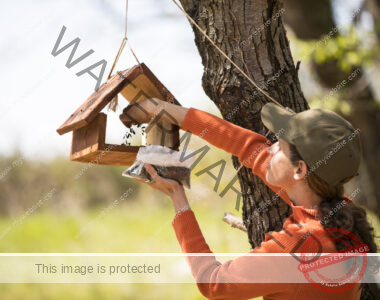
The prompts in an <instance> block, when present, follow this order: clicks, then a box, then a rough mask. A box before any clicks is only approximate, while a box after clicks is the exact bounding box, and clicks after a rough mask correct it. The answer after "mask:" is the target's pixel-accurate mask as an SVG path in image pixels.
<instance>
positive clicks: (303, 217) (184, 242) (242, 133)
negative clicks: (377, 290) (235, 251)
mask: <svg viewBox="0 0 380 300" xmlns="http://www.w3.org/2000/svg"><path fill="white" fill-rule="evenodd" d="M206 128H207V130H205V129H206ZM182 129H183V130H185V131H189V132H191V133H193V134H195V135H201V136H202V138H203V139H204V140H206V141H207V142H209V143H210V144H212V145H214V146H216V147H218V148H221V149H223V150H225V151H226V152H229V153H231V154H232V155H234V156H237V157H238V159H239V161H240V162H241V163H242V164H243V165H244V166H246V167H248V168H251V169H252V173H253V174H255V175H258V176H259V177H260V178H261V179H262V180H263V181H264V182H265V184H266V185H267V186H269V187H270V188H271V189H272V190H273V191H274V192H276V193H278V194H279V196H280V197H281V198H282V199H283V200H284V201H285V202H286V203H288V204H289V205H290V206H291V207H292V210H293V214H292V215H291V216H290V217H289V218H288V219H287V220H286V221H285V223H284V225H283V230H281V231H280V232H272V233H271V234H267V235H266V236H265V241H264V242H263V243H261V245H260V247H256V248H255V249H254V250H253V251H252V252H251V253H290V252H291V251H292V249H293V247H295V245H296V244H297V243H298V241H300V239H301V238H302V237H303V236H304V235H305V233H306V232H307V231H311V232H315V231H319V230H323V228H322V225H321V224H320V222H319V220H318V219H317V216H316V214H317V211H316V210H314V209H306V208H304V207H302V206H294V205H293V203H292V202H291V201H290V199H289V196H288V195H287V194H286V192H282V191H280V188H278V187H274V186H271V185H269V184H268V182H266V180H265V174H266V171H267V169H266V167H265V166H266V165H267V163H268V159H269V158H270V154H268V152H267V148H268V146H270V145H271V143H270V141H269V140H268V139H266V138H265V137H264V136H262V135H260V134H258V133H255V132H253V131H251V130H248V129H245V128H242V127H240V126H237V125H235V124H232V123H230V122H228V121H226V120H223V119H220V118H218V117H217V116H214V115H212V114H210V113H207V112H204V111H201V110H198V109H195V108H190V109H189V110H188V112H187V113H186V116H185V120H184V122H183V125H182ZM201 133H202V134H201ZM345 199H346V201H349V202H352V201H351V200H350V199H349V198H347V196H345ZM297 224H298V225H297ZM299 224H301V225H302V227H300V226H299ZM172 225H173V228H174V230H175V233H176V236H177V239H178V241H179V243H180V245H181V248H182V250H183V252H184V253H212V252H211V250H210V248H209V247H208V245H207V243H206V241H205V239H204V237H203V235H202V232H201V230H200V228H199V225H198V222H197V220H196V218H195V215H194V213H193V211H192V210H186V211H184V212H182V213H178V214H177V215H176V216H175V217H174V220H173V222H172ZM276 241H277V242H276ZM301 248H302V247H299V248H298V250H296V251H295V252H298V253H299V252H300V251H301ZM335 251H336V248H335V246H334V244H333V242H331V241H330V242H327V243H324V244H323V248H322V252H323V253H331V252H335ZM292 259H294V258H292ZM187 261H188V263H189V265H190V268H191V271H192V274H193V276H194V277H195V279H196V281H197V285H198V288H199V290H200V292H201V293H202V294H203V295H204V296H205V297H207V298H209V299H250V298H255V297H259V296H264V299H265V300H267V299H344V300H349V299H360V290H359V284H356V285H355V286H354V287H353V288H351V289H349V290H348V291H346V292H342V293H338V294H336V293H326V292H323V291H320V290H318V289H316V288H315V287H313V286H312V285H311V284H308V283H290V284H289V283H242V282H244V279H243V278H244V276H245V274H249V273H250V272H259V273H260V272H262V271H264V269H265V267H262V266H261V267H260V266H257V265H252V262H253V260H252V259H250V258H249V257H247V256H242V257H239V258H237V259H234V260H229V261H227V262H225V263H223V264H221V263H220V262H219V261H217V260H216V259H215V257H214V256H191V257H187ZM300 274H301V273H300ZM284 276H286V275H285V274H284ZM218 280H220V281H221V282H223V283H221V282H219V283H218Z"/></svg>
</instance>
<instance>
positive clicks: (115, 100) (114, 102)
mask: <svg viewBox="0 0 380 300" xmlns="http://www.w3.org/2000/svg"><path fill="white" fill-rule="evenodd" d="M124 26H125V27H124V37H123V40H122V41H121V45H120V48H119V51H117V54H116V57H115V60H114V62H113V64H112V67H111V71H110V73H109V74H108V79H107V80H109V79H110V78H111V76H112V72H113V70H114V68H115V66H116V64H117V62H118V60H119V58H120V56H121V53H122V52H123V50H124V47H125V45H126V44H127V43H128V47H129V49H130V50H131V52H132V55H133V56H134V58H135V59H136V61H137V63H138V64H140V61H139V60H138V58H137V56H136V54H135V52H134V51H133V49H132V47H131V44H130V43H129V41H128V37H127V29H128V0H126V1H125V20H124ZM118 102H119V100H118V95H116V96H115V97H114V98H113V99H112V100H111V102H110V103H109V104H108V110H112V111H114V112H115V111H116V109H117V106H118Z"/></svg>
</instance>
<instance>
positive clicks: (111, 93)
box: [57, 63, 180, 135]
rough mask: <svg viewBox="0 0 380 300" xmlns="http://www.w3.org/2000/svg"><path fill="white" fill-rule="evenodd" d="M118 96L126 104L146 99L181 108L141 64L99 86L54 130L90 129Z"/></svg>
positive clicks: (62, 131)
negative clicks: (156, 99) (121, 96)
mask: <svg viewBox="0 0 380 300" xmlns="http://www.w3.org/2000/svg"><path fill="white" fill-rule="evenodd" d="M119 93H121V94H122V95H123V97H124V98H126V99H127V101H129V102H133V103H135V102H136V101H139V100H143V99H147V98H159V99H161V100H164V101H168V102H170V103H173V104H177V105H180V103H179V102H178V101H177V100H176V99H175V98H174V96H173V95H172V94H171V93H170V92H169V90H168V89H167V88H166V87H165V86H164V85H163V84H162V83H161V82H160V81H159V80H158V78H157V77H156V76H155V75H154V74H153V73H152V72H151V71H150V69H149V68H148V67H147V66H146V65H145V64H144V63H141V64H139V65H136V66H134V67H132V68H130V69H127V70H124V71H120V72H118V73H116V74H115V75H113V76H112V77H111V78H110V79H109V80H108V81H107V82H105V83H104V84H103V85H101V86H100V88H99V89H98V91H95V92H94V93H93V94H92V95H91V96H90V97H88V98H87V100H86V101H85V102H84V103H83V104H82V105H81V106H80V107H78V109H77V110H76V111H75V112H74V113H73V114H72V115H71V116H70V117H69V118H68V119H67V120H66V121H65V122H64V123H63V124H62V125H61V126H60V127H59V128H58V129H57V132H58V133H59V134H60V135H62V134H65V133H67V132H70V131H73V130H75V129H79V128H82V127H84V126H87V125H89V123H90V122H91V121H92V120H94V119H95V117H96V116H97V115H98V114H99V113H100V112H101V111H102V109H103V108H104V107H105V106H106V105H107V104H108V103H109V102H111V100H112V99H113V98H115V96H116V95H117V94H119Z"/></svg>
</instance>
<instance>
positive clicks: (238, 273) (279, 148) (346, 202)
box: [120, 99, 377, 300]
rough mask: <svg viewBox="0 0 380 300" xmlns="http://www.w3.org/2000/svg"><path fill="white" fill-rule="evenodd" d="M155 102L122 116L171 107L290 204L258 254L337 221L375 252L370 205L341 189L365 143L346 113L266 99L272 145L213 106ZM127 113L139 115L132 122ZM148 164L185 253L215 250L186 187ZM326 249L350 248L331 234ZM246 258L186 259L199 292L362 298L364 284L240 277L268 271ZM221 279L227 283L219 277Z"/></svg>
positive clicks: (178, 119)
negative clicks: (334, 288) (324, 287)
mask: <svg viewBox="0 0 380 300" xmlns="http://www.w3.org/2000/svg"><path fill="white" fill-rule="evenodd" d="M153 100H154V101H151V99H149V100H143V101H141V102H139V104H138V105H130V106H128V107H127V108H126V109H125V110H124V111H123V114H122V115H120V119H121V121H122V122H123V123H124V124H125V125H126V126H127V127H128V126H130V125H131V124H132V123H147V122H149V121H151V119H152V117H154V116H157V115H159V113H160V112H161V110H165V113H164V114H162V116H163V119H165V120H167V121H169V122H171V123H173V124H175V125H178V126H180V128H182V129H183V130H185V131H189V132H191V133H193V134H196V135H198V136H201V137H202V138H203V139H204V140H206V141H207V142H209V143H211V144H213V145H214V146H216V147H218V148H221V149H223V150H225V151H227V152H229V153H231V154H233V155H235V156H237V157H238V159H239V161H240V162H241V163H242V164H243V165H245V166H246V167H248V168H251V169H252V173H253V174H255V175H257V176H259V177H260V178H261V179H262V180H263V181H264V183H265V184H266V185H267V186H269V187H270V188H271V189H272V190H273V191H274V192H276V193H277V195H279V196H280V197H281V198H282V199H283V200H284V201H285V202H286V203H287V204H289V205H290V206H291V208H292V210H293V214H292V215H291V216H290V217H289V218H288V219H287V220H286V221H285V223H284V226H283V229H282V230H281V231H280V232H273V233H271V234H267V235H266V237H265V241H264V242H263V243H262V244H261V245H260V247H256V248H255V249H254V250H253V251H252V253H292V252H300V248H299V247H298V248H297V245H299V241H300V240H302V239H304V240H305V241H307V240H308V236H310V235H313V234H315V235H317V234H319V233H324V232H325V230H324V229H328V228H332V227H338V228H343V229H346V230H348V231H350V232H353V233H354V234H355V235H356V236H357V237H358V238H359V239H360V240H361V242H362V244H366V245H368V247H369V248H370V252H377V248H376V244H375V242H374V232H373V228H372V227H371V226H370V224H369V223H368V221H367V219H366V213H365V210H364V209H363V208H361V207H359V206H356V205H355V204H354V203H353V202H352V201H351V200H350V199H349V198H348V197H347V196H346V195H344V194H343V184H344V183H346V182H347V181H349V180H350V179H351V178H352V177H354V176H355V175H357V171H358V168H359V163H360V159H361V154H362V149H361V144H360V137H359V132H358V130H355V129H354V128H353V127H352V125H351V124H350V123H349V122H347V121H346V120H344V119H343V118H342V117H340V116H339V115H337V114H336V113H334V112H332V111H328V110H324V109H310V110H307V111H304V112H301V113H297V114H296V113H294V112H291V111H289V110H287V109H284V108H281V107H279V106H277V105H275V104H272V103H268V104H266V105H265V106H264V107H263V109H262V112H261V118H262V121H263V123H264V125H265V126H266V127H267V128H268V129H269V130H270V131H272V132H273V133H276V136H278V141H277V142H276V143H274V144H272V143H271V142H270V141H269V140H267V139H266V138H265V137H264V136H262V135H260V134H258V133H255V132H252V131H250V130H247V129H245V128H242V127H239V126H237V125H234V124H232V123H229V122H227V121H225V120H223V119H220V118H218V117H216V116H214V115H212V114H209V113H207V112H204V111H201V110H197V109H194V108H189V109H187V108H184V107H180V106H177V105H173V104H168V103H166V102H163V101H161V100H159V99H153ZM153 102H155V103H153ZM129 116H133V122H132V117H129ZM205 129H207V130H205ZM226 141H228V142H227V143H226ZM146 169H147V171H148V172H149V173H150V174H151V175H152V176H153V178H154V182H153V183H148V184H149V185H150V186H151V187H152V188H154V189H157V190H159V191H161V192H163V193H165V194H166V195H168V196H169V197H170V198H171V199H172V200H173V205H174V208H175V211H176V216H175V217H174V221H173V227H174V230H175V232H176V235H177V238H178V241H179V243H180V245H181V247H182V250H183V252H185V253H202V252H203V253H212V252H211V251H210V249H209V247H208V245H207V243H206V242H205V240H204V238H203V235H202V233H201V230H200V228H199V226H198V223H197V221H196V218H195V215H194V213H193V212H192V210H191V208H190V206H189V203H188V200H187V198H186V195H185V192H184V189H183V187H182V186H181V185H180V184H178V183H177V182H176V181H174V180H170V179H165V178H162V177H160V176H158V175H157V173H156V172H155V170H154V168H153V167H152V166H151V165H146ZM137 181H141V180H137ZM337 207H339V209H337ZM333 209H334V213H333V214H331V212H332V210H333ZM253 217H254V216H252V218H253ZM321 247H322V251H321V252H322V253H332V252H336V251H337V250H341V249H344V248H347V246H346V244H345V242H344V241H335V240H333V239H328V240H327V242H324V243H323V245H321ZM294 249H296V251H294ZM248 259H249V257H245V256H243V257H239V258H237V259H235V260H231V261H228V262H226V263H224V264H221V263H220V262H218V261H216V260H215V258H214V257H213V256H203V257H197V256H195V257H194V256H193V257H188V262H189V264H190V268H191V271H192V273H193V275H194V277H195V278H196V279H197V282H198V283H197V284H198V287H199V289H200V291H201V293H202V294H203V295H204V296H206V297H207V298H210V299H248V298H254V297H258V296H264V299H345V300H348V299H360V294H361V292H362V289H361V287H362V286H360V285H359V284H355V285H354V286H353V287H352V288H350V289H348V290H346V291H344V292H341V293H339V294H336V293H326V292H324V291H321V290H319V289H316V288H315V287H313V286H311V285H310V284H302V283H300V284H298V283H294V284H282V283H276V284H265V283H251V284H248V283H241V282H244V279H242V278H245V276H248V274H252V273H258V272H264V271H265V270H264V269H267V268H266V267H265V266H258V265H257V261H255V263H256V265H255V264H252V263H251V261H249V260H248ZM254 268H256V270H255V269H254ZM219 279H223V280H224V281H223V282H224V283H220V282H222V281H220V282H219V283H218V280H219ZM226 282H229V283H226ZM366 289H367V287H366Z"/></svg>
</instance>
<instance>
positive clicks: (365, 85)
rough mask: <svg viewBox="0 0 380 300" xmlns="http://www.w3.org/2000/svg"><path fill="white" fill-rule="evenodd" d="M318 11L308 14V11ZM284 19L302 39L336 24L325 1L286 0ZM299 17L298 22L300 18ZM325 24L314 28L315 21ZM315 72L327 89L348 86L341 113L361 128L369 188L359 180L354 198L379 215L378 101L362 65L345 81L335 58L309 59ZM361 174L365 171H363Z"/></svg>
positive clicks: (326, 0) (318, 36) (326, 32)
mask: <svg viewBox="0 0 380 300" xmlns="http://www.w3.org/2000/svg"><path fill="white" fill-rule="evenodd" d="M376 1H378V2H380V0H376ZM316 11H318V12H320V13H310V12H316ZM284 16H285V22H286V23H287V24H288V25H289V26H290V27H291V29H292V30H293V31H294V33H295V34H296V36H297V37H298V38H301V39H303V40H315V39H320V38H321V37H323V35H326V34H328V33H329V32H330V31H331V30H332V29H333V28H334V27H335V26H336V24H335V22H334V19H333V12H332V8H331V4H330V2H329V1H328V0H323V1H314V0H287V1H286V4H285V14H284ZM301 19H302V21H301V23H300V20H301ZM322 23H323V24H324V25H323V26H318V27H316V24H322ZM312 66H313V69H314V71H315V72H316V74H317V77H318V79H319V81H320V83H321V84H322V85H323V86H324V87H327V88H330V89H332V88H335V87H336V86H337V85H338V84H339V83H341V82H342V81H343V80H346V81H347V85H346V86H345V87H344V89H342V91H341V97H342V98H343V99H344V100H346V101H347V102H348V103H349V104H350V106H351V110H352V113H351V114H350V115H349V116H344V117H345V118H346V119H348V120H349V121H350V122H351V123H352V124H353V126H354V127H355V128H359V129H360V135H361V141H362V144H363V166H362V169H361V170H363V171H364V172H367V173H368V174H367V176H366V177H367V180H368V181H369V183H370V187H368V184H366V183H365V182H363V180H362V182H361V187H365V188H362V189H361V193H359V194H358V197H357V199H355V200H356V201H358V200H359V201H358V202H359V203H360V204H363V205H365V206H366V207H368V208H369V209H371V210H372V211H373V212H375V213H376V214H377V215H378V216H379V217H380V203H379V202H380V200H377V199H380V189H378V188H377V187H378V185H379V178H380V169H379V166H380V149H379V146H378V145H379V141H380V130H379V128H380V106H379V105H378V104H377V101H376V99H375V96H374V93H373V91H372V90H371V87H370V84H369V82H368V80H367V79H366V77H365V75H364V72H363V70H362V66H360V65H358V66H356V67H355V69H358V70H360V73H359V74H358V76H356V77H355V78H354V79H353V80H351V81H348V80H347V79H348V77H349V76H350V74H351V73H352V71H348V72H344V71H342V70H341V69H340V68H339V67H338V65H337V63H336V61H334V60H332V61H329V62H327V63H323V64H317V63H315V62H312ZM363 175H364V174H363ZM360 177H362V178H363V177H364V176H360Z"/></svg>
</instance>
